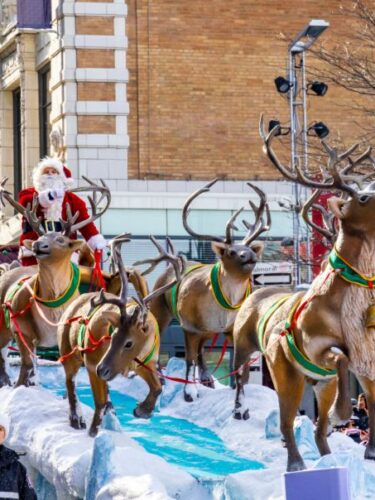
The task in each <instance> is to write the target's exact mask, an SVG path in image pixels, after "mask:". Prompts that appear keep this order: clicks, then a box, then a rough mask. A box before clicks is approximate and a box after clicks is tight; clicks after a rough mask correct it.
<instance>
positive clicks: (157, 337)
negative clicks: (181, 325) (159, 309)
mask: <svg viewBox="0 0 375 500" xmlns="http://www.w3.org/2000/svg"><path fill="white" fill-rule="evenodd" d="M102 305H103V304H99V305H98V306H95V307H93V308H92V309H90V311H89V313H88V315H87V316H86V318H85V321H84V323H81V325H80V327H79V330H78V345H79V346H80V347H81V349H83V348H84V346H85V335H86V329H87V325H88V323H89V321H90V319H91V318H92V317H93V316H94V314H95V313H96V311H97V310H98V309H100V308H101V307H102ZM130 305H132V303H129V304H127V306H130ZM152 318H153V320H154V324H155V336H154V342H153V343H152V346H151V349H150V351H149V352H148V353H147V354H146V356H145V357H144V358H143V360H141V363H142V364H144V365H147V364H148V363H149V362H150V361H151V360H152V358H153V357H154V354H155V351H156V349H158V348H159V344H160V333H159V324H158V322H157V320H156V318H155V317H154V316H153V317H152ZM114 331H115V328H114V327H113V325H109V327H108V333H107V335H109V336H110V337H112V335H113V332H114Z"/></svg>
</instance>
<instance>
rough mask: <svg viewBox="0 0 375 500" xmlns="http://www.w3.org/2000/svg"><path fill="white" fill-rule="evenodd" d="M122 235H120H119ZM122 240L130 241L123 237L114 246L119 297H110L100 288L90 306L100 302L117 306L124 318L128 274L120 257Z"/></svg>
mask: <svg viewBox="0 0 375 500" xmlns="http://www.w3.org/2000/svg"><path fill="white" fill-rule="evenodd" d="M121 236H122V235H121ZM123 241H130V239H129V238H126V239H125V238H124V239H123V240H121V241H119V242H118V245H116V246H115V247H114V252H113V259H114V261H115V264H116V266H117V268H118V271H119V274H120V279H121V291H120V296H119V297H110V296H108V295H106V294H105V292H104V290H103V289H101V291H100V294H99V297H93V298H92V299H91V308H93V307H97V306H99V305H102V304H112V305H114V306H117V307H118V308H119V309H120V315H121V318H123V319H125V318H126V316H127V313H126V302H127V298H128V289H129V284H128V276H127V274H126V270H125V266H124V263H123V261H122V258H121V243H122V242H123Z"/></svg>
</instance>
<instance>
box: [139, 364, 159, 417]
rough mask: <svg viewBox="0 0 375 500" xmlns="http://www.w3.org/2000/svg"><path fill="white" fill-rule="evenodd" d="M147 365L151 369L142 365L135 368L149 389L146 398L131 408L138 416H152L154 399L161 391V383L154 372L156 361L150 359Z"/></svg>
mask: <svg viewBox="0 0 375 500" xmlns="http://www.w3.org/2000/svg"><path fill="white" fill-rule="evenodd" d="M148 367H149V368H150V369H151V370H152V371H150V370H147V368H144V367H140V368H137V370H136V372H137V374H138V375H140V376H141V377H142V378H143V380H144V381H145V382H146V384H147V385H148V387H149V389H150V391H149V393H148V394H147V397H146V399H145V400H144V401H142V403H138V404H137V406H136V407H135V408H134V410H133V413H134V416H135V417H138V418H150V417H151V416H152V412H153V410H154V408H155V404H156V400H157V398H158V396H159V395H160V394H161V391H162V388H161V383H160V380H159V377H158V375H157V373H156V362H154V361H151V362H150V363H149V364H148Z"/></svg>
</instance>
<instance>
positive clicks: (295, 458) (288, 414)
mask: <svg viewBox="0 0 375 500" xmlns="http://www.w3.org/2000/svg"><path fill="white" fill-rule="evenodd" d="M276 349H277V352H276V356H275V358H274V359H272V362H271V361H270V360H269V359H268V358H267V361H268V366H269V369H270V373H271V376H272V381H273V383H274V386H275V389H276V392H277V395H278V398H279V407H280V430H281V433H282V434H283V436H284V439H285V446H286V448H287V450H288V466H287V470H288V472H293V471H298V470H303V469H305V468H306V467H305V464H304V461H303V459H302V457H301V455H300V453H299V451H298V448H297V444H296V440H295V437H294V431H293V424H294V419H295V417H296V414H297V410H298V407H299V405H300V402H301V399H302V395H303V388H304V376H303V375H302V373H301V372H299V371H298V370H297V369H296V368H294V366H293V365H291V364H290V363H289V362H288V360H287V359H286V357H285V354H284V352H283V351H282V347H281V346H280V344H279V345H278V346H277V347H276Z"/></svg>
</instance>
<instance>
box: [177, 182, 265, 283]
mask: <svg viewBox="0 0 375 500" xmlns="http://www.w3.org/2000/svg"><path fill="white" fill-rule="evenodd" d="M217 180H218V179H214V180H213V181H211V182H209V183H208V184H206V186H204V187H203V188H201V189H198V190H197V191H195V192H194V193H193V194H192V195H191V196H190V197H189V198H188V199H187V201H186V202H185V205H184V208H183V213H182V221H183V225H184V228H185V229H186V231H187V232H188V233H189V234H190V235H191V236H193V238H196V239H198V240H205V241H211V246H212V249H213V251H214V252H215V254H216V255H217V256H218V258H219V259H220V260H221V262H222V264H223V267H224V268H225V269H226V270H227V271H228V272H229V273H231V274H234V275H236V274H237V275H241V276H249V274H250V273H251V272H252V270H253V268H254V266H255V264H256V263H257V261H258V259H259V257H260V256H261V254H262V251H263V247H264V245H263V243H261V242H259V241H254V240H255V239H256V238H257V237H258V236H259V235H260V234H261V233H262V232H264V231H268V229H269V228H270V225H271V217H270V211H269V207H268V203H267V201H266V196H265V194H264V192H263V191H262V190H261V189H259V188H258V187H257V186H255V185H254V184H251V183H250V182H248V183H247V185H248V186H249V187H251V188H252V189H253V190H254V191H255V192H256V193H257V195H258V196H259V198H260V204H259V207H257V206H256V205H255V204H254V203H253V202H252V201H249V205H250V207H251V208H252V210H253V211H254V214H255V222H254V224H249V223H248V222H247V221H246V220H243V221H242V222H243V224H244V225H245V227H246V228H247V230H248V232H247V234H246V236H245V238H244V239H243V240H242V241H241V242H240V243H234V241H233V235H232V232H233V230H236V229H237V227H236V226H235V225H234V221H235V219H236V218H237V217H238V215H239V214H240V213H241V212H242V210H243V209H244V207H241V208H240V209H239V210H237V211H236V212H235V213H234V214H233V215H232V217H231V218H230V219H229V220H228V221H227V224H226V228H225V238H219V237H217V236H210V235H204V234H197V233H196V232H195V231H193V230H192V229H191V228H190V226H189V225H188V222H187V217H188V214H189V211H190V208H189V207H190V204H191V202H192V201H193V200H194V199H195V198H197V197H198V196H199V195H200V194H202V193H206V192H208V191H209V190H210V188H211V186H212V185H213V184H214V183H215V182H217ZM264 211H266V222H264V219H263V216H264Z"/></svg>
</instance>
